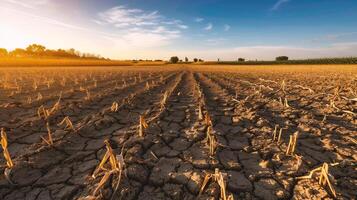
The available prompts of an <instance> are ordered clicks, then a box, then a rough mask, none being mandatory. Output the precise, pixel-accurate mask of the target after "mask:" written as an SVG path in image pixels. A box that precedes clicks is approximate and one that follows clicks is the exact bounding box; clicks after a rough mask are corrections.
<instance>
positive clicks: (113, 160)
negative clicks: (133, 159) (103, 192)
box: [92, 140, 125, 199]
mask: <svg viewBox="0 0 357 200" xmlns="http://www.w3.org/2000/svg"><path fill="white" fill-rule="evenodd" d="M104 144H105V147H106V149H107V151H106V153H105V154H104V156H103V158H102V161H101V162H100V163H99V165H98V167H97V168H96V169H95V170H94V172H93V174H92V177H93V178H96V177H97V175H98V174H99V173H100V172H101V171H103V172H104V176H103V177H102V179H101V180H100V182H99V183H98V185H97V187H96V188H95V190H94V191H93V194H92V195H93V196H94V197H95V196H96V195H97V193H98V191H99V190H100V189H101V188H102V187H103V186H104V185H105V183H107V182H108V180H109V178H110V177H111V175H115V174H117V175H118V180H117V186H116V188H115V191H116V190H117V189H118V187H119V184H120V180H121V176H122V172H123V169H124V166H125V163H124V159H123V155H122V154H123V150H122V152H121V154H120V155H119V156H116V155H115V154H114V151H113V149H112V147H111V146H110V144H109V141H108V140H105V141H104ZM106 163H109V166H110V167H109V168H106V167H105V164H106ZM114 195H115V192H114V193H113V195H112V199H113V197H114Z"/></svg>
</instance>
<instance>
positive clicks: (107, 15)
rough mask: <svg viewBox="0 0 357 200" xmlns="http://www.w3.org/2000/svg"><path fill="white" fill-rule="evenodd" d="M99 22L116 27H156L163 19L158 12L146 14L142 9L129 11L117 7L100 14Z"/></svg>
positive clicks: (122, 7) (123, 7)
mask: <svg viewBox="0 0 357 200" xmlns="http://www.w3.org/2000/svg"><path fill="white" fill-rule="evenodd" d="M98 16H99V20H97V21H99V22H102V23H106V24H111V25H114V26H115V27H127V26H145V25H156V24H158V23H159V20H160V18H162V17H161V16H160V15H159V14H158V11H152V12H145V11H143V10H141V9H129V8H126V7H125V6H116V7H113V8H111V9H109V10H107V11H105V12H102V13H99V14H98Z"/></svg>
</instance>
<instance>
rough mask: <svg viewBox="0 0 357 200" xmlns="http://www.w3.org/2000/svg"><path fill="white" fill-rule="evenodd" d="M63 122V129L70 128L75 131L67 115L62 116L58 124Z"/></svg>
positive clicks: (60, 124)
mask: <svg viewBox="0 0 357 200" xmlns="http://www.w3.org/2000/svg"><path fill="white" fill-rule="evenodd" d="M63 124H66V126H65V128H64V129H65V130H68V129H71V130H73V131H75V129H74V126H73V124H72V122H71V120H70V119H69V117H68V116H67V117H65V118H63V120H62V121H61V122H60V123H59V124H58V126H62V125H63Z"/></svg>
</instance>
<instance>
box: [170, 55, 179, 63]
mask: <svg viewBox="0 0 357 200" xmlns="http://www.w3.org/2000/svg"><path fill="white" fill-rule="evenodd" d="M178 61H179V58H178V57H177V56H172V57H171V58H170V62H171V63H177V62H178Z"/></svg>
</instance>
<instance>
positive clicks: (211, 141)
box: [206, 126, 217, 156]
mask: <svg viewBox="0 0 357 200" xmlns="http://www.w3.org/2000/svg"><path fill="white" fill-rule="evenodd" d="M206 134H207V143H208V147H209V155H210V156H214V154H215V151H216V148H217V139H216V137H215V135H214V134H213V133H212V127H211V126H209V127H208V128H207V133H206Z"/></svg>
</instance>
